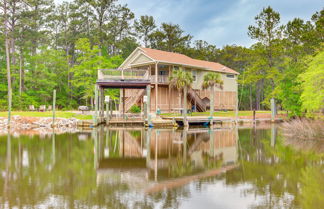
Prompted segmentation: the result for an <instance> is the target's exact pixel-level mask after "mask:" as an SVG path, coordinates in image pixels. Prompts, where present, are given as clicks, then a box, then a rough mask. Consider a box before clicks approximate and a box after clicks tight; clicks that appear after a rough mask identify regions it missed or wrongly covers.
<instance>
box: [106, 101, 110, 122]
mask: <svg viewBox="0 0 324 209" xmlns="http://www.w3.org/2000/svg"><path fill="white" fill-rule="evenodd" d="M109 100H110V98H109V96H106V97H105V102H106V125H108V123H109Z"/></svg>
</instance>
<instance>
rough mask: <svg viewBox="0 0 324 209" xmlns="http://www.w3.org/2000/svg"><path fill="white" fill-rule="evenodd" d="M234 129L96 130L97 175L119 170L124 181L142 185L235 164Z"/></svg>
mask: <svg viewBox="0 0 324 209" xmlns="http://www.w3.org/2000/svg"><path fill="white" fill-rule="evenodd" d="M236 131H237V130H236V129H235V128H228V129H215V130H210V129H207V128H206V129H193V130H187V131H183V130H169V129H148V130H145V129H126V130H125V129H118V128H115V129H114V128H106V129H103V128H102V129H101V130H95V131H94V133H93V136H94V137H95V147H96V150H95V153H96V157H95V159H96V162H95V165H96V168H97V178H98V180H99V181H105V179H109V178H110V176H111V174H112V173H119V174H120V175H121V178H122V179H125V181H129V182H125V183H129V184H130V185H133V186H136V185H137V186H138V187H139V186H141V187H142V188H143V189H144V188H145V187H147V186H148V185H150V184H151V183H153V182H160V181H165V180H169V179H173V180H175V178H178V177H183V176H188V175H197V174H199V173H202V172H204V171H206V170H209V169H217V168H220V167H221V166H224V165H229V164H235V163H236V161H237V158H238V155H237V133H236ZM136 182H137V184H136ZM99 183H100V182H99ZM175 185H176V184H175Z"/></svg>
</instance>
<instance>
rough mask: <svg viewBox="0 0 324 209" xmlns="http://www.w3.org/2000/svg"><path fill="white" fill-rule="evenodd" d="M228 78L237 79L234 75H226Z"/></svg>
mask: <svg viewBox="0 0 324 209" xmlns="http://www.w3.org/2000/svg"><path fill="white" fill-rule="evenodd" d="M226 77H227V78H235V75H233V74H226Z"/></svg>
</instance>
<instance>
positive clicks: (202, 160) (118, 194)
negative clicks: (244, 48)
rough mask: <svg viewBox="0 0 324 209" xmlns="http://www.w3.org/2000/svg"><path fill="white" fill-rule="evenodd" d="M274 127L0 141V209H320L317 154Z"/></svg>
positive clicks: (323, 175)
mask: <svg viewBox="0 0 324 209" xmlns="http://www.w3.org/2000/svg"><path fill="white" fill-rule="evenodd" d="M284 144H285V143H284V139H283V138H282V137H281V135H280V131H279V130H277V128H276V127H274V126H272V127H268V128H261V127H257V128H256V129H237V128H224V129H214V130H210V129H204V128H200V129H189V130H187V131H181V130H170V129H152V130H149V131H146V130H143V129H109V130H108V129H105V128H99V129H97V130H93V131H89V132H80V133H75V134H61V135H54V134H48V135H46V136H24V135H20V136H18V135H17V134H15V135H12V136H9V135H8V136H0V173H1V176H0V188H1V189H0V205H1V206H0V208H201V209H203V208H204V209H205V208H324V164H323V159H324V157H323V154H321V153H317V154H315V152H312V151H307V152H301V151H297V150H295V149H294V148H292V147H290V146H285V145H284Z"/></svg>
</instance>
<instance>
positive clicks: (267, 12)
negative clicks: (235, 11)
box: [248, 6, 283, 103]
mask: <svg viewBox="0 0 324 209" xmlns="http://www.w3.org/2000/svg"><path fill="white" fill-rule="evenodd" d="M255 23H256V26H252V25H250V26H249V27H248V30H249V31H248V35H249V36H250V37H251V38H252V39H256V40H258V41H259V42H260V43H261V44H262V45H263V46H264V47H263V50H260V51H258V53H260V54H259V55H260V56H262V57H263V61H264V62H265V63H264V65H263V68H259V70H262V71H264V73H262V75H263V77H262V78H260V79H267V80H268V81H270V85H271V87H272V90H268V92H269V93H268V94H267V97H266V101H265V103H268V102H267V101H268V99H270V98H269V97H273V94H272V91H273V90H274V88H275V85H276V81H277V78H278V76H279V75H280V69H279V64H280V61H281V60H280V55H281V52H282V45H281V43H280V39H281V35H282V30H283V27H282V26H280V25H279V24H280V14H279V13H278V12H276V11H274V10H273V9H272V8H271V7H270V6H269V7H267V8H264V9H263V10H262V11H261V13H260V14H259V15H257V16H256V17H255ZM258 62H259V61H258ZM252 76H253V75H252Z"/></svg>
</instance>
